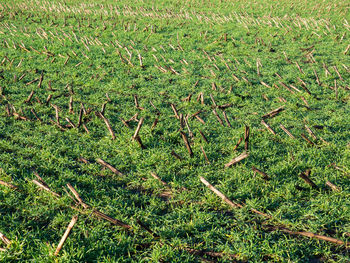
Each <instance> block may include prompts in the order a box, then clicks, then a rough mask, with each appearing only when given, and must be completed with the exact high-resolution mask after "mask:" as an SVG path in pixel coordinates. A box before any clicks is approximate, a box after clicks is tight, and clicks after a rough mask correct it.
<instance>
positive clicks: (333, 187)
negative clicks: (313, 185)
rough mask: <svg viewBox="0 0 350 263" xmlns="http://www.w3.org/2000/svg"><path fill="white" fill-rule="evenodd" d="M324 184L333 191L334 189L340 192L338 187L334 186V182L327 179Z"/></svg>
mask: <svg viewBox="0 0 350 263" xmlns="http://www.w3.org/2000/svg"><path fill="white" fill-rule="evenodd" d="M326 185H327V186H328V187H329V188H331V189H332V190H333V191H335V192H340V189H339V187H338V186H336V185H334V184H332V183H331V182H330V181H327V182H326Z"/></svg>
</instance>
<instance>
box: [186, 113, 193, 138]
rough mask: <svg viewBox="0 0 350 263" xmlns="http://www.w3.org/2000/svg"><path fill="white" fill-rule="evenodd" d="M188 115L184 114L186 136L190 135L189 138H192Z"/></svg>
mask: <svg viewBox="0 0 350 263" xmlns="http://www.w3.org/2000/svg"><path fill="white" fill-rule="evenodd" d="M188 117H189V116H188V115H186V117H185V118H184V122H185V125H186V128H187V131H188V136H190V137H191V138H193V132H192V131H191V128H190V125H189V124H188Z"/></svg>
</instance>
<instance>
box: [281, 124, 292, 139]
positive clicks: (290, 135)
mask: <svg viewBox="0 0 350 263" xmlns="http://www.w3.org/2000/svg"><path fill="white" fill-rule="evenodd" d="M280 127H281V129H282V130H283V131H284V132H285V133H287V135H288V136H289V137H290V138H292V139H294V140H295V137H294V136H293V134H291V133H290V131H288V130H287V128H286V127H284V125H283V124H280Z"/></svg>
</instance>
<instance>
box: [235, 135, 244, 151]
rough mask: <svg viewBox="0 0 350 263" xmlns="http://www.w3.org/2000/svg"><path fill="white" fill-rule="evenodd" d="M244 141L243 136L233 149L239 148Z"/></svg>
mask: <svg viewBox="0 0 350 263" xmlns="http://www.w3.org/2000/svg"><path fill="white" fill-rule="evenodd" d="M242 141H243V137H241V138H239V139H238V142H237V143H236V145H235V147H233V151H235V150H237V148H238V146H239V145H240V144H241V142H242Z"/></svg>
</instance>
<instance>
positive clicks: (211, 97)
mask: <svg viewBox="0 0 350 263" xmlns="http://www.w3.org/2000/svg"><path fill="white" fill-rule="evenodd" d="M209 96H210V99H211V101H212V102H213V105H214V107H217V105H216V102H215V100H214V97H213V95H212V94H209Z"/></svg>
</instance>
